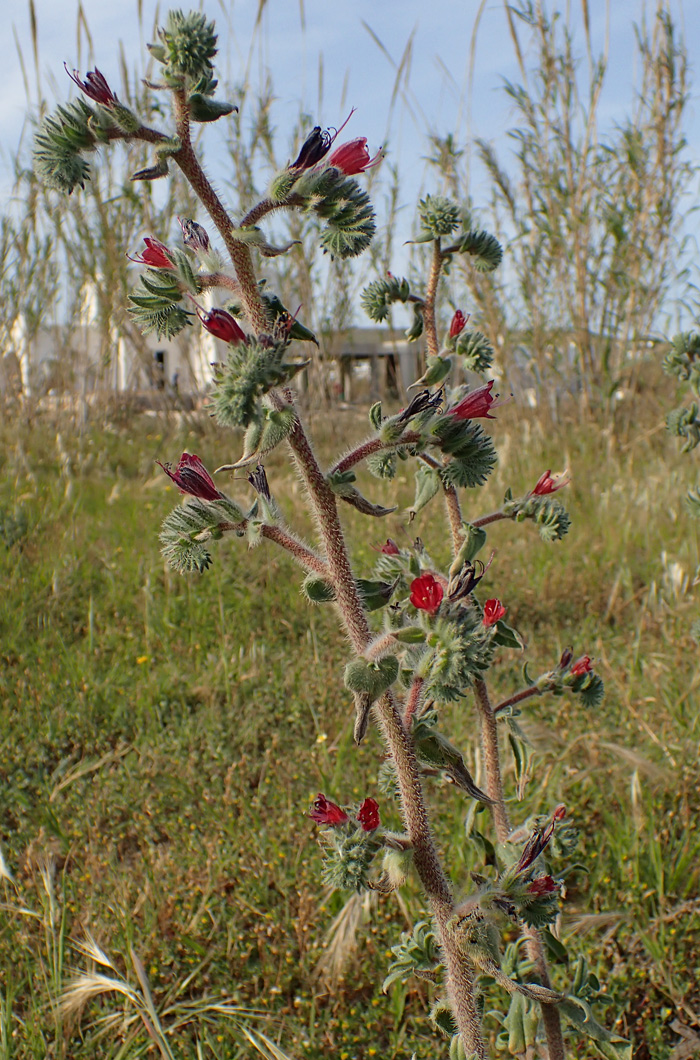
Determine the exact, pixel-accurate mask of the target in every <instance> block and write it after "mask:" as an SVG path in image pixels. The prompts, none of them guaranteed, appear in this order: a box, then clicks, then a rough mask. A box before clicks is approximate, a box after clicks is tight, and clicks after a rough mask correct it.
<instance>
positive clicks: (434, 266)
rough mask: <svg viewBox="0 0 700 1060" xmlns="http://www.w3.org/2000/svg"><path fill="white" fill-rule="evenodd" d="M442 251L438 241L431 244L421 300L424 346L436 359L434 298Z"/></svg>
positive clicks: (440, 267) (437, 351)
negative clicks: (429, 260) (431, 248)
mask: <svg viewBox="0 0 700 1060" xmlns="http://www.w3.org/2000/svg"><path fill="white" fill-rule="evenodd" d="M442 261H443V256H442V251H441V250H440V239H439V238H438V239H436V240H435V242H434V243H433V260H432V262H431V265H430V275H429V276H428V287H427V290H426V293H425V298H424V300H423V327H424V329H425V344H426V346H427V347H428V354H429V356H430V357H437V355H438V353H439V352H440V345H439V343H438V337H437V324H436V321H435V298H436V296H437V288H438V281H439V279H440V273H441V271H442Z"/></svg>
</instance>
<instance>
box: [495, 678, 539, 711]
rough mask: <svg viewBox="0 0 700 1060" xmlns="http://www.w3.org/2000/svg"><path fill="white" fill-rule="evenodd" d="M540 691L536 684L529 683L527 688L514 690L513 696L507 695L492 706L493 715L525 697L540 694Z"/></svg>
mask: <svg viewBox="0 0 700 1060" xmlns="http://www.w3.org/2000/svg"><path fill="white" fill-rule="evenodd" d="M541 695H542V693H541V691H540V689H539V688H538V687H537V685H530V687H529V688H523V689H522V690H521V691H520V692H516V693H515V695H513V696H508V698H507V699H503V700H501V702H500V703H499V704H498V705H497V706H495V707H494V708H493V714H494V716H495V715H496V714H500V713H501V711H502V710H505V709H506V708H507V707H514V706H515V704H516V703H522V702H523V700H525V699H530V697H531V696H541Z"/></svg>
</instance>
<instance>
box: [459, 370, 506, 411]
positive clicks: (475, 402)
mask: <svg viewBox="0 0 700 1060" xmlns="http://www.w3.org/2000/svg"><path fill="white" fill-rule="evenodd" d="M493 386H494V380H493V379H491V380H490V381H489V382H488V383H484V385H483V386H480V387H477V389H476V390H471V391H470V392H469V393H468V394H465V396H464V397H463V398H462V400H461V401H459V402H458V403H457V404H456V405H455V406H454V408H451V409H448V410H447V414H448V416H454V418H455V419H456V420H476V419H486V420H493V419H495V418H496V417H495V416H492V415H491V414H490V411H489V410H490V409H491V408H495V409H496V408H498V407H499V406H500V405H505V401H497V400H496V398H497V397H498V395H496V397H494V396H493V395H492V393H491V391H492V390H493Z"/></svg>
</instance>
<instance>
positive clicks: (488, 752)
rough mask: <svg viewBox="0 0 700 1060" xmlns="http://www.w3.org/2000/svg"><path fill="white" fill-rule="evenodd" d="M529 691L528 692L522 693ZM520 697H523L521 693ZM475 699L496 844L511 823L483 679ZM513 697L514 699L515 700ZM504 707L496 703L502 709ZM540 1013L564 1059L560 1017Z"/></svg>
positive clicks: (537, 959)
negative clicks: (496, 838)
mask: <svg viewBox="0 0 700 1060" xmlns="http://www.w3.org/2000/svg"><path fill="white" fill-rule="evenodd" d="M525 691H526V692H529V691H530V690H529V689H526V690H525ZM520 695H521V698H523V699H525V698H526V697H525V696H523V695H522V693H520ZM474 698H475V700H476V705H477V709H478V711H479V715H480V718H481V746H482V749H483V753H484V763H485V765H486V791H487V794H488V795H490V797H491V798H492V799H493V805H492V807H491V811H492V813H493V821H494V825H495V827H496V836H497V837H498V841H499V843H504V842H505V841H506V840H507V838H508V836H509V834H510V832H511V824H510V819H509V816H508V809H507V807H506V802H505V795H504V792H503V777H502V774H501V759H500V752H499V747H498V724H497V722H496V711H495V710H494V709H493V708H492V706H491V701H490V699H489V693H488V689H487V687H486V683H485V682H484V681H482V680H477V681H475V682H474ZM514 698H515V697H514ZM502 706H503V704H499V707H502ZM523 934H524V935H525V938H526V939H527V952H528V955H529V956H530V959H531V960H532V961H533V962H534V964H535V967H536V969H537V973H538V975H539V977H540V981H541V983H542V986H546V987H549V988H550V989H551V986H552V984H551V981H550V978H549V969H548V967H547V959H546V957H545V953H544V946H543V945H542V940H541V938H540V936H539V933H538V932H537V929H536V928H528V927H524V928H523ZM540 1008H541V1010H542V1022H543V1023H544V1029H545V1035H546V1037H547V1047H548V1053H547V1056H548V1058H549V1060H565V1052H564V1038H563V1035H562V1029H561V1018H560V1016H559V1012H558V1011H557V1007H556V1005H547V1004H544V1003H542V1004H541V1005H540Z"/></svg>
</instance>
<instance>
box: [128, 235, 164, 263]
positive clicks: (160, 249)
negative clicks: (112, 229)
mask: <svg viewBox="0 0 700 1060" xmlns="http://www.w3.org/2000/svg"><path fill="white" fill-rule="evenodd" d="M143 241H144V243H145V244H146V249H145V250H144V251H142V253H141V254H140V255H138V256H137V257H132V256H131V254H127V257H128V258H129V259H130V260H131V261H135V262H137V264H139V265H148V267H149V268H151V269H173V268H174V267H175V266H174V265H173V263H172V261H171V260H170V251H169V250H168V248H167V247H166V245H165V243H161V241H160V240H159V239H153V238H152V236H144V240H143Z"/></svg>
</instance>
